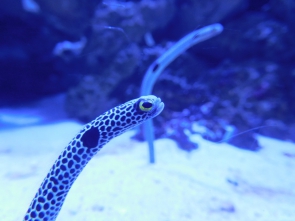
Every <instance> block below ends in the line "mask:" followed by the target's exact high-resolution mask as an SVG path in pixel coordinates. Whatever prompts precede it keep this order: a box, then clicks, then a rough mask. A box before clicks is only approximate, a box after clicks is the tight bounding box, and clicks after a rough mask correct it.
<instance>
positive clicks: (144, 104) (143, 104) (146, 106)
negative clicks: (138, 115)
mask: <svg viewBox="0 0 295 221" xmlns="http://www.w3.org/2000/svg"><path fill="white" fill-rule="evenodd" d="M152 108H153V103H152V102H151V101H149V100H144V101H140V102H139V109H140V110H141V111H144V112H148V111H150V110H151V109H152Z"/></svg>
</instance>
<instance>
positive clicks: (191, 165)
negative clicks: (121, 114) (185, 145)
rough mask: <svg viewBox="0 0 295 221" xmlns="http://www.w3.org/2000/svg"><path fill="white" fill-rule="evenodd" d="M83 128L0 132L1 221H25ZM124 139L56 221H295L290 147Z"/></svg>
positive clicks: (84, 178) (104, 155)
mask: <svg viewBox="0 0 295 221" xmlns="http://www.w3.org/2000/svg"><path fill="white" fill-rule="evenodd" d="M81 127H82V126H81V125H79V124H77V123H74V122H63V123H58V124H50V125H42V126H33V127H25V128H21V129H14V130H5V131H0V161H1V164H0V177H1V179H0V208H1V209H0V220H1V221H2V220H3V221H20V220H22V218H23V216H24V214H25V212H26V210H27V208H28V206H29V204H30V202H31V200H32V198H33V196H34V195H35V192H36V191H37V189H38V187H39V185H40V183H41V182H42V180H43V178H44V177H45V175H46V174H47V172H48V170H49V169H50V167H51V165H52V164H53V162H54V160H55V158H56V157H57V156H58V154H59V153H60V152H61V151H62V150H63V148H64V147H65V146H66V145H67V143H68V142H69V141H70V140H71V138H72V137H74V136H75V134H76V133H77V132H78V131H79V129H80V128H81ZM132 134H133V132H128V133H126V134H124V135H122V136H120V137H118V138H116V139H114V140H113V141H112V142H111V143H109V144H107V145H106V146H105V147H104V148H103V150H102V151H101V152H100V153H98V155H97V156H95V157H94V158H93V159H92V160H91V162H90V163H89V164H88V165H87V167H86V168H85V169H84V171H83V172H82V173H81V175H80V176H79V178H78V179H77V181H76V182H75V184H74V185H73V187H72V189H71V191H70V193H69V194H68V197H67V199H66V202H65V204H64V206H63V208H62V210H61V212H60V214H59V216H58V219H57V220H58V221H68V220H71V221H84V220H85V221H86V220H87V221H119V220H120V221H132V220H139V221H185V220H196V221H223V220H226V221H231V220H235V221H256V220H259V221H295V145H294V144H292V143H288V142H282V141H277V140H274V139H269V138H264V137H259V140H260V143H261V144H262V146H263V149H262V150H261V151H259V152H250V151H245V150H240V149H237V148H235V147H232V146H230V145H227V144H214V143H211V142H208V141H204V140H202V139H201V138H199V137H198V136H195V137H192V140H195V141H198V143H199V145H200V147H199V149H197V150H195V151H193V152H191V153H187V152H184V151H182V150H180V149H178V148H177V146H176V144H175V143H174V142H173V141H171V140H168V139H161V140H158V141H156V160H157V163H156V164H155V165H150V164H148V162H147V160H148V156H147V146H146V143H138V142H136V141H133V140H130V139H129V137H130V136H131V135H132Z"/></svg>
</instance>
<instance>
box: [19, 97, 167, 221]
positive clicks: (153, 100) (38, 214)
mask: <svg viewBox="0 0 295 221" xmlns="http://www.w3.org/2000/svg"><path fill="white" fill-rule="evenodd" d="M163 109H164V103H163V102H162V101H161V99H160V98H157V97H156V96H153V95H148V96H142V97H139V98H137V99H134V100H131V101H128V102H126V103H124V104H121V105H119V106H117V107H114V108H112V109H110V110H109V111H107V112H105V113H104V114H102V115H100V116H98V117H97V118H96V119H95V120H93V121H91V122H90V123H88V124H86V125H85V126H84V128H83V129H82V130H81V131H80V133H79V134H77V136H75V137H74V138H73V140H72V141H71V142H70V143H69V145H68V146H67V147H66V148H65V149H64V151H63V152H62V153H61V154H60V155H59V157H58V159H57V160H56V161H55V163H54V164H53V166H52V167H51V169H50V171H49V173H48V174H47V176H46V177H45V179H44V180H43V182H42V183H41V185H40V188H39V190H38V191H37V193H36V195H35V197H34V199H33V200H32V202H31V204H30V207H29V209H28V211H27V213H26V215H25V217H24V220H25V221H28V220H29V221H39V220H44V221H54V220H55V219H56V217H57V216H58V213H59V211H60V209H61V207H62V205H63V203H64V201H65V198H66V196H67V194H68V192H69V190H70V188H71V186H72V185H73V183H74V182H75V180H76V179H77V177H78V176H79V174H80V173H81V171H82V170H83V169H84V167H85V166H86V164H87V163H88V162H89V161H90V160H91V158H92V157H93V156H94V155H95V154H96V153H97V152H98V151H99V150H100V149H101V148H102V147H103V146H104V145H105V144H106V143H108V142H109V141H110V140H111V139H112V138H114V137H116V136H118V135H120V134H122V133H124V132H125V131H127V130H129V129H132V128H134V127H136V126H138V125H139V124H141V123H143V122H145V121H146V120H148V119H151V118H153V117H156V116H157V115H159V114H160V113H161V112H162V110H163Z"/></svg>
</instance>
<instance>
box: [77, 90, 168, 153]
mask: <svg viewBox="0 0 295 221" xmlns="http://www.w3.org/2000/svg"><path fill="white" fill-rule="evenodd" d="M163 109H164V103H163V102H162V101H161V99H160V98H158V97H156V96H154V95H147V96H141V97H139V98H137V99H134V100H131V101H128V102H126V103H124V104H121V105H119V106H117V107H114V108H112V109H111V110H109V111H107V112H105V113H104V114H102V115H100V116H99V117H97V118H96V119H95V120H93V121H92V122H90V123H89V124H87V125H86V126H85V127H84V129H83V130H82V131H81V135H82V136H81V138H80V140H81V141H82V145H83V146H84V147H88V148H94V147H102V146H103V145H105V144H106V143H107V142H108V141H109V140H111V139H112V138H113V137H116V136H118V135H120V134H122V133H124V132H125V131H126V130H129V129H132V128H134V127H136V126H138V125H139V124H141V123H143V122H144V121H146V120H148V119H151V118H154V117H156V116H157V115H159V114H160V113H161V112H162V110H163Z"/></svg>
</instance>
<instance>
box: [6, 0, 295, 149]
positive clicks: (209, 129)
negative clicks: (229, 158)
mask: <svg viewBox="0 0 295 221" xmlns="http://www.w3.org/2000/svg"><path fill="white" fill-rule="evenodd" d="M294 11H295V1H294V0H211V1H207V0H158V1H152V0H142V1H140V0H137V1H136V0H134V1H119V0H118V1H115V0H111V1H100V0H88V1H81V0H58V1H57V0H22V1H21V0H15V1H9V0H2V1H1V7H0V30H1V35H0V68H1V74H0V106H2V107H6V106H18V105H24V104H26V103H27V102H31V101H35V100H40V99H43V98H44V97H48V96H54V95H57V94H61V93H64V94H66V99H65V101H64V105H65V107H66V111H67V114H68V116H69V117H71V118H74V119H78V120H80V121H82V122H88V121H90V120H92V119H93V118H95V117H96V116H97V115H99V114H100V113H102V112H103V111H105V110H108V109H109V108H110V107H112V106H114V105H117V104H119V103H122V102H124V101H126V100H128V99H132V98H134V97H137V96H138V95H139V88H140V85H141V81H142V78H143V76H144V73H145V71H146V70H147V68H148V66H149V65H150V64H151V63H152V62H153V61H154V60H155V59H156V58H157V57H158V56H160V55H161V54H162V53H164V52H165V50H166V49H167V48H169V46H170V45H171V44H173V42H175V41H177V40H179V39H180V38H181V37H183V36H184V35H186V34H187V33H189V32H191V31H193V30H195V29H197V28H200V27H203V26H205V25H209V24H212V23H216V22H219V23H221V24H223V25H224V32H223V33H222V34H221V35H219V36H217V37H214V38H213V39H210V40H208V41H206V42H203V43H201V44H198V45H196V46H194V47H193V48H191V49H190V50H188V51H187V52H186V53H184V54H183V55H181V56H180V57H179V58H177V59H176V61H175V62H173V63H172V64H171V65H170V66H169V67H168V68H167V69H166V70H165V71H164V72H163V73H162V75H161V76H160V78H159V80H158V81H157V83H156V85H155V89H154V94H155V95H157V96H160V97H161V98H162V100H163V101H164V102H165V104H166V109H165V111H164V112H163V114H162V115H161V116H160V117H158V118H157V119H156V122H155V124H156V126H157V127H156V128H157V130H156V135H157V137H171V138H173V139H175V140H176V141H177V142H178V143H179V146H180V147H181V148H183V149H185V150H188V151H189V150H192V149H194V148H197V147H196V145H193V144H190V141H189V138H188V136H189V134H190V133H199V134H201V135H202V136H203V137H205V138H206V139H209V140H212V141H215V142H219V141H222V140H224V139H225V138H231V139H227V140H226V141H228V142H230V143H232V144H233V145H236V146H237V147H240V148H246V149H250V150H259V148H260V146H259V143H258V142H257V141H256V138H255V133H260V134H263V135H266V136H271V137H275V138H278V139H284V140H292V141H295V135H294V131H295V120H294V111H295V104H294V102H293V101H294V100H295V91H294V84H295V63H294V60H295V47H294V44H295V41H294V39H295V14H294ZM255 128H256V129H255ZM245 131H247V132H246V133H244V132H245ZM137 138H139V139H141V138H142V135H141V134H139V135H138V136H137Z"/></svg>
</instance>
